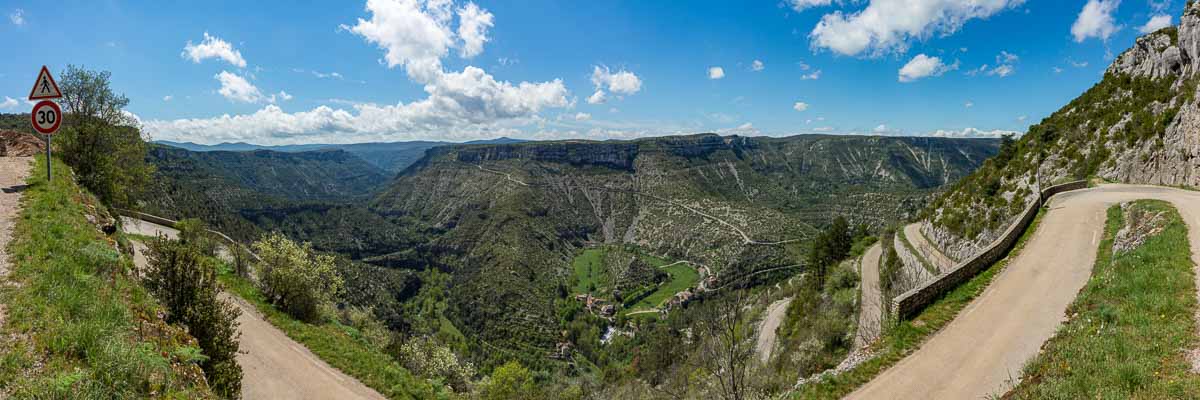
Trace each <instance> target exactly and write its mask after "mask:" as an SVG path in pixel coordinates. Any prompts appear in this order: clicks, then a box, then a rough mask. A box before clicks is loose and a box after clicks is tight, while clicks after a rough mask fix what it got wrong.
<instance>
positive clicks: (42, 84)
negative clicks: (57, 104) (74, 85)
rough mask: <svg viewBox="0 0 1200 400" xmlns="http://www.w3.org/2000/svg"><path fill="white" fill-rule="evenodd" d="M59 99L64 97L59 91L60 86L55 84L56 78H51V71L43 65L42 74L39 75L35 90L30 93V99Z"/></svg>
mask: <svg viewBox="0 0 1200 400" xmlns="http://www.w3.org/2000/svg"><path fill="white" fill-rule="evenodd" d="M59 97H62V92H60V91H58V84H57V83H54V77H53V76H50V70H49V69H46V66H45V65H43V66H42V72H40V73H38V77H37V81H35V82H34V83H33V90H30V91H29V99H30V100H40V99H57V98H59Z"/></svg>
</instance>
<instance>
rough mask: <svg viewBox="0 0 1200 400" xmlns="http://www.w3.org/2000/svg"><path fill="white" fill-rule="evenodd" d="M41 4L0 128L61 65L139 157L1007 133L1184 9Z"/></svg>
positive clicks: (933, 3) (410, 2) (33, 6)
mask: <svg viewBox="0 0 1200 400" xmlns="http://www.w3.org/2000/svg"><path fill="white" fill-rule="evenodd" d="M45 4H46V3H44V2H34V1H23V0H16V1H5V2H4V3H3V5H2V6H0V12H3V14H4V15H5V17H6V18H4V19H3V20H0V50H3V52H4V53H5V54H9V55H10V59H9V60H6V62H5V63H2V64H0V112H27V110H26V108H28V104H27V103H26V102H25V101H24V97H25V96H26V95H27V93H28V91H29V87H30V85H31V84H32V81H33V79H34V77H35V76H36V75H37V70H38V68H39V67H40V66H41V65H42V64H46V65H48V66H50V67H51V69H52V70H53V71H54V72H56V73H57V72H59V71H61V70H62V69H63V68H64V67H65V66H66V65H67V64H77V65H84V66H86V67H88V68H91V69H101V70H107V71H111V72H112V74H113V77H112V84H113V87H114V88H115V89H116V90H117V91H119V92H122V93H124V94H126V95H127V96H128V97H129V98H130V104H129V107H128V111H129V112H131V113H133V115H135V116H136V117H137V118H138V119H139V120H140V122H141V124H142V126H143V128H144V130H145V131H146V132H147V133H148V134H150V135H151V136H152V137H154V138H155V139H166V140H183V141H192V142H198V143H217V142H223V141H245V142H251V143H259V144H284V143H314V142H325V143H348V142H362V141H399V140H415V139H434V140H450V141H464V140H473V139H480V138H490V137H497V136H512V137H522V138H531V139H562V138H587V139H607V138H631V137H640V136H655V135H665V134H676V133H695V132H714V131H715V132H722V133H738V134H750V135H773V136H780V135H790V134H799V133H857V134H888V135H943V136H979V135H985V136H986V135H995V134H999V133H1003V132H1008V131H1017V132H1020V131H1024V130H1025V129H1026V127H1028V125H1030V124H1032V123H1034V122H1036V121H1037V120H1039V119H1041V118H1043V117H1045V116H1047V115H1049V113H1051V112H1053V111H1055V110H1057V109H1058V108H1059V107H1061V106H1062V105H1064V104H1066V102H1068V101H1070V99H1072V98H1074V97H1075V96H1077V95H1078V94H1080V93H1081V92H1082V91H1084V90H1086V89H1087V88H1088V87H1090V86H1091V85H1092V84H1094V83H1095V82H1097V81H1098V80H1099V79H1100V78H1101V76H1102V75H1103V72H1104V69H1105V68H1106V67H1107V66H1108V64H1109V63H1110V62H1111V60H1112V57H1113V56H1114V55H1116V54H1119V53H1120V52H1121V51H1123V50H1124V49H1125V48H1127V47H1129V45H1131V44H1132V42H1133V40H1134V39H1135V38H1136V37H1137V36H1138V35H1140V34H1141V33H1140V31H1141V30H1143V28H1144V26H1145V25H1146V24H1147V23H1148V22H1149V21H1150V20H1151V19H1152V18H1153V17H1156V16H1157V18H1156V19H1155V20H1156V26H1161V25H1162V24H1163V23H1164V22H1166V21H1165V19H1166V18H1168V17H1169V18H1170V22H1171V23H1177V22H1178V15H1179V14H1181V12H1182V8H1183V6H1184V4H1183V0H1174V1H1171V0H1167V1H1147V0H1125V1H1118V0H1087V1H1082V0H1080V1H1047V0H1031V1H1021V0H963V1H954V0H903V1H902V0H786V1H761V2H750V1H746V2H718V1H689V2H660V1H629V2H616V1H613V2H587V3H585V2H556V1H541V0H529V1H516V2H514V1H489V0H476V1H474V2H468V1H452V0H378V1H375V0H372V1H328V2H314V3H313V4H305V5H300V6H298V5H296V4H294V2H271V1H254V2H246V1H229V2H222V1H209V2H204V3H202V4H200V3H196V4H174V2H151V1H146V2H118V1H94V0H93V1H61V2H57V3H56V4H58V6H56V7H55V8H54V9H50V8H48V7H47V6H46V5H45ZM756 61H757V62H759V63H761V65H759V66H756ZM714 67H719V68H720V70H721V71H722V74H714V73H713V70H712V69H713V68H714ZM717 75H722V76H721V77H720V78H719V79H713V78H716V76H717ZM597 92H602V93H601V94H600V95H597ZM600 97H603V98H604V100H605V101H603V102H599V101H598V100H599V99H600ZM797 103H802V104H799V105H798V104H797Z"/></svg>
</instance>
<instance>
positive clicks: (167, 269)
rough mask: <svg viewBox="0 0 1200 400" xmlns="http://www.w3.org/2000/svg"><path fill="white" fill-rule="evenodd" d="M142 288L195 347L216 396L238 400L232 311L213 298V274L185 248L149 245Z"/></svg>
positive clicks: (209, 263)
mask: <svg viewBox="0 0 1200 400" xmlns="http://www.w3.org/2000/svg"><path fill="white" fill-rule="evenodd" d="M147 259H148V260H149V264H150V265H149V267H148V270H147V271H146V278H145V286H146V289H148V290H149V291H150V292H151V293H153V294H154V296H155V297H157V298H158V299H159V300H160V301H161V302H162V303H163V305H164V306H166V308H167V322H168V323H179V324H183V325H185V326H187V327H188V331H189V332H190V333H191V334H192V336H193V337H195V338H196V341H198V342H199V343H200V348H201V350H203V351H204V355H205V356H206V358H207V359H205V360H203V361H202V362H201V363H200V367H201V368H202V369H204V373H205V375H206V376H207V377H208V383H209V385H210V386H211V387H212V390H213V392H214V393H216V394H217V395H219V396H221V397H224V398H227V399H236V398H241V392H242V368H241V367H240V366H238V364H237V359H236V357H237V351H238V342H237V335H238V333H237V322H236V320H237V317H238V315H240V314H241V312H240V311H239V310H238V309H237V307H235V306H233V305H232V304H228V303H226V302H224V301H221V300H220V299H218V298H217V293H219V292H220V290H221V289H220V285H219V284H218V283H217V268H216V265H214V260H213V259H212V258H209V257H205V256H204V255H202V254H201V253H200V251H199V249H197V248H196V247H195V246H192V245H191V244H190V243H186V242H181V241H173V240H167V239H166V238H165V237H161V236H160V237H159V238H158V239H156V240H154V241H152V242H151V243H150V250H149V252H148V253H147Z"/></svg>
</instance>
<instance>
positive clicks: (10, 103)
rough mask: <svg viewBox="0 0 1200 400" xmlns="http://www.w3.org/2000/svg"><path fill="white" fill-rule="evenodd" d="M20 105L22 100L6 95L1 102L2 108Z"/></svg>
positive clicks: (0, 106)
mask: <svg viewBox="0 0 1200 400" xmlns="http://www.w3.org/2000/svg"><path fill="white" fill-rule="evenodd" d="M18 105H20V102H18V101H17V99H14V98H12V97H8V96H4V101H2V102H0V108H14V107H16V106H18Z"/></svg>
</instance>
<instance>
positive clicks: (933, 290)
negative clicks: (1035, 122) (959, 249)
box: [891, 181, 1088, 319]
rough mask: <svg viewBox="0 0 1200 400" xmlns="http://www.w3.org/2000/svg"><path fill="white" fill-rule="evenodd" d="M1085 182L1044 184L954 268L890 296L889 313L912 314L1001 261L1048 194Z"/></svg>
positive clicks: (1075, 187)
mask: <svg viewBox="0 0 1200 400" xmlns="http://www.w3.org/2000/svg"><path fill="white" fill-rule="evenodd" d="M1087 185H1088V183H1087V181H1076V182H1070V183H1064V184H1062V185H1056V186H1051V187H1049V188H1046V190H1043V191H1042V193H1041V196H1039V197H1038V199H1037V200H1036V201H1034V202H1033V203H1031V204H1029V206H1028V207H1026V208H1025V210H1024V211H1022V212H1021V218H1019V219H1017V221H1016V222H1015V223H1013V225H1012V226H1009V227H1008V229H1007V230H1005V231H1004V234H1003V235H1001V236H1000V238H998V239H996V241H994V242H992V244H991V245H990V246H988V247H987V248H985V249H984V250H983V251H982V252H980V253H979V254H976V255H975V256H974V257H971V258H968V259H966V260H965V261H963V262H960V263H958V265H956V266H954V268H952V269H950V270H949V271H946V272H945V273H943V274H941V275H938V276H937V278H934V279H932V280H929V281H927V282H925V283H922V284H920V285H918V286H917V287H916V288H913V289H912V290H909V291H907V292H904V293H903V294H901V295H900V296H897V297H896V298H895V299H892V305H891V309H892V315H894V316H897V317H898V318H899V319H909V318H912V317H913V316H916V315H917V313H919V312H921V310H923V309H924V308H925V307H926V306H928V305H930V304H932V303H933V302H934V301H936V300H937V299H939V298H941V297H942V296H943V295H945V294H946V293H949V292H950V291H951V290H954V288H956V287H958V286H959V285H961V284H963V283H966V282H967V281H969V280H971V278H974V277H975V275H979V273H980V272H982V271H983V270H985V269H987V267H989V266H991V265H992V264H994V263H996V262H997V261H1000V259H1002V258H1004V256H1005V255H1007V254H1008V251H1009V250H1012V248H1013V246H1014V245H1016V244H1017V239H1020V237H1021V235H1022V234H1024V233H1025V229H1026V228H1028V227H1029V224H1030V223H1032V222H1033V218H1034V217H1036V216H1037V213H1038V209H1039V208H1041V207H1042V204H1044V203H1045V202H1046V201H1047V200H1049V199H1050V197H1052V196H1054V195H1056V194H1059V193H1062V192H1066V191H1070V190H1078V189H1084V188H1086V187H1087Z"/></svg>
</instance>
